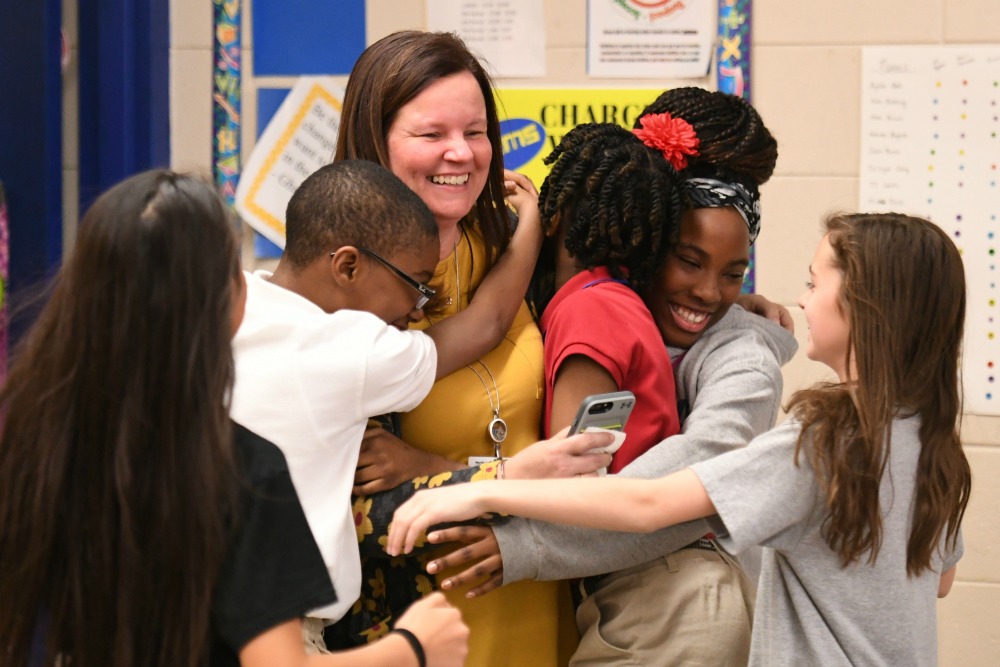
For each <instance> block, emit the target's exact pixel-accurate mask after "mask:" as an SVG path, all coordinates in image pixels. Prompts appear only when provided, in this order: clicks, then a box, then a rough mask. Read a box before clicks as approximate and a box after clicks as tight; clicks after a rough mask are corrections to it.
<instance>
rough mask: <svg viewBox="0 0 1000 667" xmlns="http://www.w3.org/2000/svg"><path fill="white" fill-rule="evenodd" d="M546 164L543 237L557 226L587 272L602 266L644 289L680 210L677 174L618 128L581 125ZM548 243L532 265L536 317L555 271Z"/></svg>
mask: <svg viewBox="0 0 1000 667" xmlns="http://www.w3.org/2000/svg"><path fill="white" fill-rule="evenodd" d="M545 163H546V164H549V165H552V169H551V171H550V172H549V175H548V177H547V178H546V179H545V181H544V183H542V187H541V189H540V191H539V195H538V207H539V210H540V213H541V218H542V227H543V229H544V230H545V231H546V233H547V234H551V233H552V232H554V231H556V230H557V229H559V231H560V232H561V233H562V236H563V237H564V238H565V244H566V249H567V250H568V251H569V252H570V254H571V255H573V257H574V259H576V261H577V262H579V263H580V264H582V265H583V266H586V267H587V268H588V269H593V268H595V267H598V266H604V267H607V269H608V271H609V273H610V274H611V275H612V276H614V277H616V278H619V279H623V278H627V279H628V280H629V283H630V284H631V285H632V287H633V288H634V289H637V290H638V289H641V288H643V287H645V286H646V285H648V284H649V283H650V281H651V280H652V278H653V276H654V273H655V271H656V269H657V268H658V267H659V266H660V264H661V263H662V261H663V259H664V257H665V256H666V252H667V249H668V247H669V245H670V244H671V243H672V242H673V241H675V240H676V235H677V230H678V218H679V215H680V211H681V199H680V190H679V189H678V180H677V172H676V171H674V169H673V167H671V166H670V164H669V163H668V162H667V161H666V160H665V159H664V157H663V155H662V154H661V153H660V152H659V151H657V150H655V149H651V148H648V147H647V146H646V145H645V144H643V143H642V141H640V140H639V139H638V137H636V136H635V135H634V134H632V132H630V131H629V130H626V129H625V128H623V127H621V126H619V125H615V124H611V123H588V124H585V125H579V126H577V127H575V128H573V129H572V130H571V131H570V132H569V133H568V134H567V135H566V136H565V137H564V138H563V140H562V141H561V142H560V143H559V145H558V146H557V147H556V148H555V149H554V150H553V151H552V153H550V154H549V155H548V156H547V157H546V158H545ZM556 236H558V235H556ZM556 242H557V241H556ZM552 243H553V242H552V241H550V243H549V246H550V247H549V248H548V249H547V251H545V252H543V257H542V258H540V261H539V265H538V267H536V273H535V275H536V278H537V279H538V280H535V281H533V283H534V284H535V285H536V287H538V289H536V290H534V293H533V294H532V295H531V296H530V298H529V300H530V301H532V303H533V306H534V307H535V311H536V313H538V312H541V310H542V309H543V308H544V305H545V304H546V303H547V302H548V299H549V298H551V296H552V292H553V289H552V287H551V281H550V280H549V281H548V283H549V284H548V285H547V286H546V285H545V283H546V274H551V273H554V268H553V264H554V255H555V253H554V252H551V250H553V248H551V245H552ZM549 277H550V276H549ZM539 285H541V286H539Z"/></svg>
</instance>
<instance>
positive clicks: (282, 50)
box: [230, 0, 365, 76]
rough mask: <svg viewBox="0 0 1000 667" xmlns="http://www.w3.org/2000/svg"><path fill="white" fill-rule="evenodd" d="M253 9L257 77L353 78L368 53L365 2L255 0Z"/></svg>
mask: <svg viewBox="0 0 1000 667" xmlns="http://www.w3.org/2000/svg"><path fill="white" fill-rule="evenodd" d="M230 1H232V0H230ZM251 11H252V12H253V72H254V76H300V75H304V74H347V73H348V72H350V71H351V67H353V66H354V61H355V60H357V59H358V56H360V55H361V52H362V51H364V50H365V0H337V1H336V2H330V1H326V2H302V1H301V0H300V1H298V2H288V1H287V0H253V6H252V9H251Z"/></svg>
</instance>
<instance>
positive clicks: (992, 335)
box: [986, 331, 996, 340]
mask: <svg viewBox="0 0 1000 667" xmlns="http://www.w3.org/2000/svg"><path fill="white" fill-rule="evenodd" d="M986 337H987V338H989V339H990V340H993V339H994V338H995V337H996V336H995V335H994V333H993V332H992V331H991V332H989V333H988V334H986Z"/></svg>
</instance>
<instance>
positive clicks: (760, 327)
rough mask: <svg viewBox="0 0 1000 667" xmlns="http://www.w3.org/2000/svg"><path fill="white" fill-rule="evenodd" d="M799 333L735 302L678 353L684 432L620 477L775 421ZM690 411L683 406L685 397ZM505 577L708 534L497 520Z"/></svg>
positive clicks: (552, 573) (721, 445)
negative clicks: (783, 371)
mask: <svg viewBox="0 0 1000 667" xmlns="http://www.w3.org/2000/svg"><path fill="white" fill-rule="evenodd" d="M797 348H798V344H797V343H796V342H795V337H794V336H792V334H790V333H788V332H787V331H785V330H784V329H782V328H781V327H779V326H778V325H777V324H775V323H773V322H771V321H769V320H766V319H764V318H763V317H758V316H756V315H751V314H749V313H747V312H746V311H744V310H743V309H742V308H740V307H739V306H733V307H732V308H730V310H729V312H728V313H727V314H726V316H725V317H723V318H722V319H721V320H719V322H717V323H716V324H715V325H714V326H713V327H712V328H711V329H709V330H708V331H707V332H706V333H705V335H704V336H702V337H701V338H700V339H699V340H698V342H696V343H695V344H694V345H693V346H691V349H690V350H688V352H687V354H685V355H684V358H683V359H682V360H681V363H680V366H679V367H678V368H677V377H676V378H675V379H676V382H677V397H678V401H679V403H681V410H682V414H681V419H682V420H683V421H682V423H683V427H682V432H681V433H680V434H678V435H675V436H673V437H671V438H668V439H666V440H664V441H663V442H661V443H660V444H658V445H656V446H655V447H652V448H651V449H650V450H649V451H647V452H646V453H645V454H643V455H642V456H640V457H639V458H637V459H636V460H635V461H633V462H632V463H630V464H629V465H628V466H626V467H625V468H624V469H623V470H622V471H621V472H619V473H618V474H619V476H621V477H637V478H643V479H652V478H656V477H662V476H664V475H667V474H669V473H671V472H675V471H677V470H682V469H684V468H687V467H689V466H691V465H693V464H695V463H698V462H699V461H705V460H707V459H710V458H712V457H714V456H718V455H719V454H722V453H724V452H728V451H730V450H733V449H736V448H739V447H744V446H746V444H747V443H748V442H750V440H752V439H753V438H754V437H756V436H758V435H760V434H761V433H763V432H765V431H767V430H768V429H770V428H771V427H773V426H774V422H775V420H776V419H777V416H778V408H779V406H780V401H781V390H782V378H781V367H782V366H783V365H784V364H785V363H787V362H788V361H789V360H790V359H791V358H792V356H793V355H794V354H795V351H796V349H797ZM685 401H686V402H687V403H688V412H689V414H688V415H687V416H686V418H685V415H684V414H683V412H684V402H685ZM494 532H495V534H496V537H497V541H498V542H499V545H500V553H501V555H502V556H503V571H504V573H503V581H504V584H505V585H506V584H511V583H514V582H516V581H521V580H523V579H536V580H541V581H549V580H553V579H569V578H574V577H586V576H591V575H596V574H603V573H605V572H615V571H617V570H621V569H624V568H628V567H633V566H635V565H640V564H642V563H647V562H649V561H651V560H654V559H656V558H659V557H661V556H664V555H666V554H669V553H672V552H674V551H677V550H678V549H681V548H683V547H685V546H687V545H688V544H690V543H692V542H694V541H695V540H697V539H698V538H699V537H701V536H703V535H705V534H706V533H708V532H711V528H710V527H709V525H708V523H707V522H706V521H704V520H698V521H689V522H688V523H683V524H680V525H678V526H671V527H669V528H664V529H662V530H659V531H656V532H654V533H646V534H643V533H619V532H615V531H606V530H597V529H591V528H577V527H572V526H564V525H557V524H550V523H546V522H543V521H529V520H525V519H511V520H510V521H508V522H507V523H505V524H502V525H496V526H494Z"/></svg>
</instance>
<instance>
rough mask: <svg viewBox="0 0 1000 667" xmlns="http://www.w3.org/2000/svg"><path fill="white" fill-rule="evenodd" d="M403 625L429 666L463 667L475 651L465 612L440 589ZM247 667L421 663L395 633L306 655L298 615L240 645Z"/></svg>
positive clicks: (414, 666)
mask: <svg viewBox="0 0 1000 667" xmlns="http://www.w3.org/2000/svg"><path fill="white" fill-rule="evenodd" d="M396 627H397V628H404V629H407V630H409V631H410V632H412V633H413V634H414V635H416V637H417V640H418V641H419V642H420V645H421V647H422V649H423V651H424V654H425V656H426V660H427V664H428V665H435V666H437V665H441V666H442V667H461V665H464V664H465V657H466V655H467V654H468V652H469V629H468V628H467V627H466V625H465V623H463V622H462V615H461V613H460V612H459V611H458V609H456V608H455V607H453V606H451V605H450V604H448V603H447V602H446V601H445V599H444V596H443V595H442V594H440V593H433V594H431V595H429V596H427V597H425V598H422V599H421V600H418V601H417V602H414V603H413V605H412V606H411V607H410V608H409V610H407V612H406V613H405V614H403V615H402V616H401V617H400V619H399V622H398V623H396ZM240 665H241V667H341V666H343V667H369V666H370V667H382V666H383V665H393V666H394V667H417V665H418V662H417V656H416V653H415V652H414V650H413V648H412V647H411V646H410V643H409V642H408V641H407V640H406V639H405V638H404V637H403V636H402V635H401V634H398V633H393V632H390V633H389V634H387V635H385V636H384V637H382V638H381V639H379V640H378V641H376V642H374V643H372V644H367V645H365V646H360V647H358V648H353V649H350V650H347V651H338V652H337V653H334V654H332V655H312V656H307V655H306V654H305V648H304V646H303V642H302V622H301V620H299V619H297V618H296V619H292V620H290V621H287V622H285V623H282V624H280V625H277V626H275V627H273V628H270V629H269V630H266V631H265V632H263V633H262V634H260V635H258V636H256V637H254V638H253V639H252V640H250V642H249V643H248V644H247V645H246V646H244V647H243V648H242V649H241V650H240Z"/></svg>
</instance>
